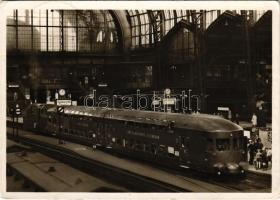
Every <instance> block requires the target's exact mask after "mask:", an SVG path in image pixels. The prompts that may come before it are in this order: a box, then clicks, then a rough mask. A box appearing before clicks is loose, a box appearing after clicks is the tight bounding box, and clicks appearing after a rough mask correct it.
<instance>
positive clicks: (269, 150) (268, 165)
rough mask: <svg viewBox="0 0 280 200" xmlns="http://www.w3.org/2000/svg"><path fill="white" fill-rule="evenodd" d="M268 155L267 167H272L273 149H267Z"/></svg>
mask: <svg viewBox="0 0 280 200" xmlns="http://www.w3.org/2000/svg"><path fill="white" fill-rule="evenodd" d="M266 157H267V167H271V163H272V151H271V149H269V148H268V149H267V151H266Z"/></svg>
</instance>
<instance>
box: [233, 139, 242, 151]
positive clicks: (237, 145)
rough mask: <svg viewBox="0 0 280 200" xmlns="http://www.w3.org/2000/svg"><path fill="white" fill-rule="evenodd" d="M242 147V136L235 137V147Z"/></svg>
mask: <svg viewBox="0 0 280 200" xmlns="http://www.w3.org/2000/svg"><path fill="white" fill-rule="evenodd" d="M241 148H242V141H241V138H233V149H234V150H240V149H241Z"/></svg>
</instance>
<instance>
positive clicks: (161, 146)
mask: <svg viewBox="0 0 280 200" xmlns="http://www.w3.org/2000/svg"><path fill="white" fill-rule="evenodd" d="M158 151H159V152H160V153H162V154H165V153H166V147H165V145H163V144H161V145H159V149H158Z"/></svg>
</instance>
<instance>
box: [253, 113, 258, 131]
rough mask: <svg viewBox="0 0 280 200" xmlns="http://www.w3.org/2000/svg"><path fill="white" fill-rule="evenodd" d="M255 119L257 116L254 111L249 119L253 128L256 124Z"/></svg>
mask: <svg viewBox="0 0 280 200" xmlns="http://www.w3.org/2000/svg"><path fill="white" fill-rule="evenodd" d="M257 120H258V118H257V115H256V113H253V115H252V119H251V122H252V127H253V128H255V127H256V126H257Z"/></svg>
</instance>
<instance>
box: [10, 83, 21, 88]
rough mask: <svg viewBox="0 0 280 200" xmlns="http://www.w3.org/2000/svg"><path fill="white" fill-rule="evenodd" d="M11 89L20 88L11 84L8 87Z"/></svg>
mask: <svg viewBox="0 0 280 200" xmlns="http://www.w3.org/2000/svg"><path fill="white" fill-rule="evenodd" d="M8 87H9V88H19V85H18V84H9V85H8Z"/></svg>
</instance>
